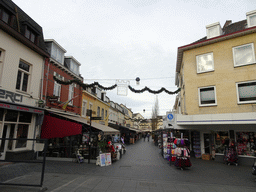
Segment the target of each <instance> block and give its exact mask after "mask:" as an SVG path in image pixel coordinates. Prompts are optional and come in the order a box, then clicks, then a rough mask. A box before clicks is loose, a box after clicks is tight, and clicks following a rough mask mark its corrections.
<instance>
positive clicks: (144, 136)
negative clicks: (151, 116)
mask: <svg viewBox="0 0 256 192" xmlns="http://www.w3.org/2000/svg"><path fill="white" fill-rule="evenodd" d="M142 137H143V139H144V141H145V139H146V133H144V132H143V135H142Z"/></svg>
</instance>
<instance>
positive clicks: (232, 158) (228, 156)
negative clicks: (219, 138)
mask: <svg viewBox="0 0 256 192" xmlns="http://www.w3.org/2000/svg"><path fill="white" fill-rule="evenodd" d="M223 160H224V163H227V165H236V166H238V154H237V149H236V144H235V142H234V141H230V142H229V147H225V151H224V159H223Z"/></svg>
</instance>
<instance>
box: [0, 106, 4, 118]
mask: <svg viewBox="0 0 256 192" xmlns="http://www.w3.org/2000/svg"><path fill="white" fill-rule="evenodd" d="M3 116H4V109H3V108H0V121H3Z"/></svg>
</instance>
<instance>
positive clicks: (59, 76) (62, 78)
mask: <svg viewBox="0 0 256 192" xmlns="http://www.w3.org/2000/svg"><path fill="white" fill-rule="evenodd" d="M54 76H55V77H56V78H58V79H59V80H64V77H62V76H61V75H60V74H58V73H56V72H55V71H54ZM61 87H62V86H61V84H59V83H58V82H57V81H54V87H53V95H54V96H58V101H60V96H61ZM56 89H59V94H58V95H56V94H55V92H56Z"/></svg>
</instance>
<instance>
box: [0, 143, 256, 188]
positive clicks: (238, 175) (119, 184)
mask: <svg viewBox="0 0 256 192" xmlns="http://www.w3.org/2000/svg"><path fill="white" fill-rule="evenodd" d="M191 162H192V167H190V168H189V169H187V170H183V171H182V170H180V169H177V168H176V167H174V166H173V165H171V166H170V164H169V162H168V161H166V160H164V159H163V158H162V156H161V154H160V149H158V148H157V147H156V146H155V145H154V144H153V143H152V142H147V141H145V142H144V141H143V140H140V141H138V142H137V143H136V144H134V145H128V146H127V152H126V154H124V155H123V157H122V158H121V159H120V160H119V161H117V162H115V163H113V164H112V165H111V166H108V167H99V166H96V165H95V164H92V163H91V164H87V163H82V164H78V163H73V162H64V161H47V163H46V167H45V176H44V184H43V188H35V187H21V186H16V187H13V186H6V185H2V186H0V191H8V192H16V191H24V192H26V191H39V190H41V191H42V190H44V189H46V188H47V189H48V190H47V191H64V192H65V191H107V192H115V191H130V192H132V191H158V192H159V191H207V192H208V191H256V182H255V179H256V177H254V176H253V175H252V174H251V167H250V166H237V167H236V166H227V165H225V164H223V163H219V162H215V161H204V160H201V159H195V158H191ZM40 171H41V165H38V164H25V163H17V164H9V165H4V166H1V167H0V182H9V183H10V182H12V183H27V184H39V183H40V176H41V175H40Z"/></svg>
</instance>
